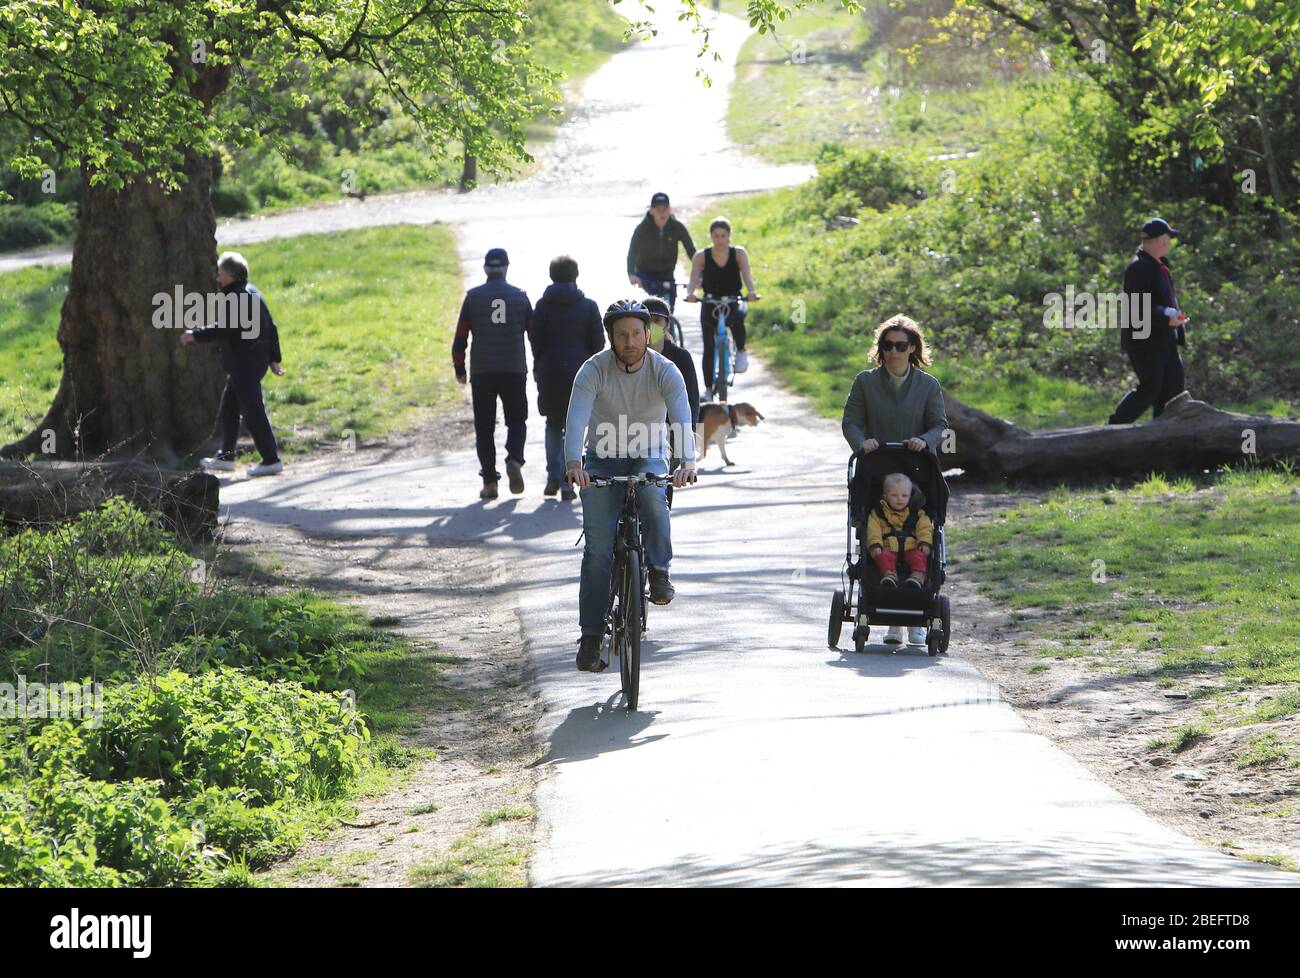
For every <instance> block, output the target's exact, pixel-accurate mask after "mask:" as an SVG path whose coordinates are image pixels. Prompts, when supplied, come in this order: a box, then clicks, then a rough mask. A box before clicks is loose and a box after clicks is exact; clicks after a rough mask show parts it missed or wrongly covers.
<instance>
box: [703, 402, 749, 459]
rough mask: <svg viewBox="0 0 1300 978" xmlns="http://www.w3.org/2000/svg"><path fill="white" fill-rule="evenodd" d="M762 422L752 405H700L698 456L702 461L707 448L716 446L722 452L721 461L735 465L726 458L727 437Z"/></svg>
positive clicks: (707, 450) (744, 403) (742, 403)
mask: <svg viewBox="0 0 1300 978" xmlns="http://www.w3.org/2000/svg"><path fill="white" fill-rule="evenodd" d="M762 420H764V419H763V416H762V415H761V414H759V413H758V410H757V409H756V408H755V407H754V405H752V404H747V403H746V402H744V401H741V402H740V403H739V404H701V405H700V429H699V437H698V439H697V440H698V443H699V456H700V460H701V461H703V459H704V457H705V456H706V455H708V454H709V446H710V445H714V444H716V445H717V446H718V450H719V451H720V452H722V461H723V462H724V463H726V464H727V465H735V464H736V463H735V462H733V461H732V460H731V459H729V458H727V435H728V433H730V432H734V431H737V430H738V429H740V428H742V427H744V426H745V425H756V424H758V423H759V422H760V421H762Z"/></svg>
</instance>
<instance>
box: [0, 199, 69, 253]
mask: <svg viewBox="0 0 1300 978" xmlns="http://www.w3.org/2000/svg"><path fill="white" fill-rule="evenodd" d="M76 230H77V209H76V207H75V205H73V204H68V203H64V202H62V201H57V200H51V201H46V202H44V203H40V204H32V205H25V204H5V205H3V206H0V251H12V250H14V249H17V248H34V247H37V246H39V245H45V244H55V243H57V242H60V241H66V240H68V239H69V238H71V237H72V235H73V234H74V233H75V232H76Z"/></svg>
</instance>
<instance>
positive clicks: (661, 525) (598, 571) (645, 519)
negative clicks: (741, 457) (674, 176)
mask: <svg viewBox="0 0 1300 978" xmlns="http://www.w3.org/2000/svg"><path fill="white" fill-rule="evenodd" d="M604 322H605V329H606V331H607V332H608V333H609V342H610V348H609V349H607V350H602V351H601V352H599V353H597V354H596V355H595V356H593V357H591V358H590V359H589V360H587V362H586V363H584V364H583V365H582V367H581V368H580V369H579V370H578V376H577V377H576V378H574V381H573V394H572V396H571V397H570V398H569V412H568V416H567V418H566V419H565V425H564V459H565V479H566V480H567V481H568V483H569V484H570V485H575V486H577V487H578V488H579V489H581V496H582V529H583V533H584V534H585V535H586V541H587V542H586V547H585V549H584V550H583V552H582V578H581V582H580V584H579V587H578V623H579V625H580V627H581V629H582V637H581V638H580V639H579V640H578V657H577V664H578V668H579V669H582V670H585V671H588V672H591V671H596V670H599V668H600V642H601V637H602V636H603V635H604V633H605V608H606V606H607V604H608V602H609V584H610V576H611V574H612V571H613V563H614V534H615V533H616V532H617V530H618V520H619V515H620V513H621V512H622V499H623V494H622V491H621V489H618V488H617V487H610V486H603V487H600V488H592V486H591V479H592V477H593V476H594V477H596V478H601V477H608V476H615V475H620V476H625V475H640V474H642V473H653V474H655V475H666V474H667V473H668V453H669V449H668V439H667V438H666V437H665V435H666V433H667V432H666V431H665V428H666V426H665V425H664V420H663V419H664V417H665V415H666V416H667V417H668V420H669V424H671V425H672V426H673V430H675V431H677V432H680V433H681V435H682V451H681V455H682V465H681V467H680V468H679V469H677V471H676V472H674V473H673V485H675V486H677V487H678V488H680V487H681V486H684V485H686V484H687V483H691V482H695V480H696V474H695V433H694V431H693V429H692V428H691V412H690V407H689V405H688V404H687V403H686V384H685V382H684V381H683V380H682V375H681V371H679V370H678V369H677V368H676V367H675V366H673V364H672V362H671V361H670V360H668V359H667V358H666V357H664V356H663V355H661V354H659V353H656V352H655V351H654V350H650V349H647V335H646V330H647V327H648V326H649V324H650V313H649V311H647V309H646V307H645V306H644V305H642V304H641V303H640V302H637V301H636V300H633V299H621V300H619V301H618V302H615V303H614V304H613V305H611V306H610V307H609V308H608V309H607V310H606V311H605V317H604ZM584 434H585V441H586V453H585V455H584V454H583V441H584ZM611 489H614V490H616V491H611ZM637 507H638V509H639V511H640V514H641V521H642V523H641V532H642V539H643V541H644V544H645V559H646V565H647V566H648V568H649V577H650V600H651V601H652V602H654V603H655V604H661V605H662V604H668V602H670V601H671V600H672V599H673V594H674V591H673V585H672V581H671V580H670V578H669V575H668V565H669V562H670V561H671V560H672V556H673V547H672V533H671V529H670V526H669V523H668V500H667V498H666V495H665V490H664V487H662V486H656V485H650V484H645V485H641V486H638V487H637Z"/></svg>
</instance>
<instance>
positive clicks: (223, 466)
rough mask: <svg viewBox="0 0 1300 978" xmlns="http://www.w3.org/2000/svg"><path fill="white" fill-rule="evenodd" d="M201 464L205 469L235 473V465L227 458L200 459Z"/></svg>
mask: <svg viewBox="0 0 1300 978" xmlns="http://www.w3.org/2000/svg"><path fill="white" fill-rule="evenodd" d="M199 464H200V465H201V466H203V467H204V468H205V469H216V470H217V471H218V472H234V471H235V463H234V462H232V461H230V460H229V459H225V458H218V457H217V456H216V455H213V456H212V457H210V458H201V459H199Z"/></svg>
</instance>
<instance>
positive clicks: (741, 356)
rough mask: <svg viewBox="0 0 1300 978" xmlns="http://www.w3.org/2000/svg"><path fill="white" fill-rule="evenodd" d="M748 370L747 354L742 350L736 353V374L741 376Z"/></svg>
mask: <svg viewBox="0 0 1300 978" xmlns="http://www.w3.org/2000/svg"><path fill="white" fill-rule="evenodd" d="M748 369H749V354H748V353H746V352H745V351H744V350H737V351H736V373H738V374H743V373H744V372H745V371H746V370H748Z"/></svg>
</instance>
